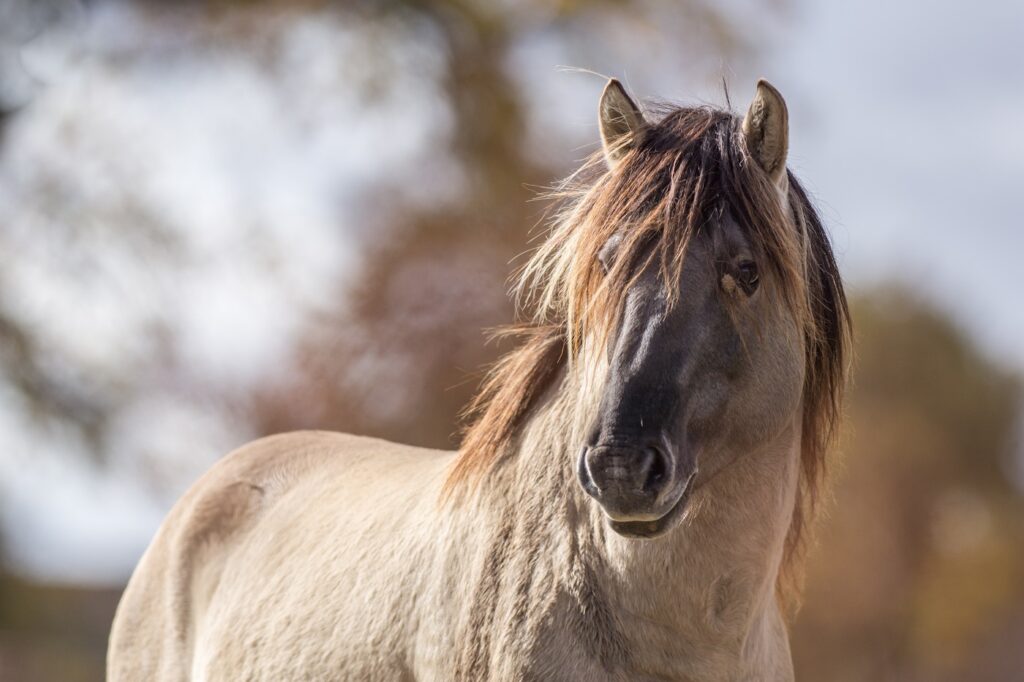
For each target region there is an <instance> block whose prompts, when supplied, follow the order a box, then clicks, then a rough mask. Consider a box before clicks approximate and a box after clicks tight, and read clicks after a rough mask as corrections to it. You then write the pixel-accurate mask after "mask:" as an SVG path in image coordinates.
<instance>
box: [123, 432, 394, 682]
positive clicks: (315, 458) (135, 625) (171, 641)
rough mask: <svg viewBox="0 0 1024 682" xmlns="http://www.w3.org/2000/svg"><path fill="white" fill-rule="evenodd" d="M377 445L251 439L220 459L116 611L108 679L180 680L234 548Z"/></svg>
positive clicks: (180, 507)
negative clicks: (278, 504)
mask: <svg viewBox="0 0 1024 682" xmlns="http://www.w3.org/2000/svg"><path fill="white" fill-rule="evenodd" d="M375 443H383V441H374V440H372V439H365V438H360V437H356V436H348V435H345V434H336V433H327V432H318V431H309V432H296V433H289V434H281V435H277V436H270V437H267V438H262V439H259V440H256V441H253V442H251V443H249V444H247V445H245V446H243V447H241V448H239V449H238V450H235V451H234V452H232V453H230V454H229V455H227V456H225V457H224V458H223V459H221V460H220V461H219V462H217V463H216V464H215V465H214V466H213V467H212V468H211V469H210V470H209V471H208V472H207V473H206V474H205V475H203V476H202V477H201V478H200V479H199V480H198V481H197V482H196V483H195V484H194V485H193V486H192V487H191V488H190V489H189V490H188V491H187V492H186V493H185V495H183V496H182V498H181V499H180V500H179V501H178V502H177V503H176V504H175V506H174V507H173V508H172V510H171V512H170V513H169V514H168V516H167V518H166V519H165V520H164V522H163V524H162V525H161V527H160V529H159V531H158V532H157V534H156V536H155V538H154V539H153V542H152V543H151V544H150V546H149V548H148V549H147V550H146V552H145V554H144V555H143V557H142V559H141V561H140V562H139V565H138V567H137V568H136V570H135V572H134V574H133V575H132V578H131V580H130V581H129V583H128V586H127V588H126V589H125V593H124V595H123V597H122V599H121V603H120V604H119V605H118V609H117V613H116V615H115V618H114V624H113V627H112V630H111V636H110V645H109V650H108V666H107V667H108V679H109V680H136V679H153V680H187V679H189V678H190V670H189V668H190V665H191V660H192V650H193V643H194V641H195V634H196V632H195V631H196V629H197V627H198V625H199V621H200V620H201V618H202V616H203V613H204V609H205V607H206V606H207V605H208V604H209V603H210V600H211V598H212V596H213V594H214V593H215V592H216V589H217V586H218V583H219V581H220V576H221V569H222V567H223V565H224V562H225V560H226V559H227V557H228V556H229V555H230V553H231V550H232V548H233V547H234V546H235V545H237V544H238V543H239V542H241V541H242V540H243V539H244V538H245V537H246V536H247V534H248V533H249V531H251V529H253V528H254V527H255V526H256V524H257V523H258V521H259V519H260V517H261V516H262V515H263V514H264V513H265V512H266V511H267V510H268V509H269V508H270V507H272V505H273V504H274V502H275V500H277V499H278V498H280V497H281V496H282V495H284V494H285V493H286V492H287V491H288V490H290V489H291V488H292V487H293V486H294V485H295V484H296V482H298V481H302V480H305V479H306V478H308V477H309V476H311V475H316V474H317V472H318V471H319V470H320V469H322V468H323V467H324V465H325V464H327V463H328V462H329V461H330V460H332V459H336V458H338V457H344V456H346V455H348V454H355V453H358V452H360V451H365V450H366V449H368V448H367V446H368V445H369V446H371V447H370V448H369V449H371V450H372V449H373V447H372V445H373V444H375Z"/></svg>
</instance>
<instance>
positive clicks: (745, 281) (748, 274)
mask: <svg viewBox="0 0 1024 682" xmlns="http://www.w3.org/2000/svg"><path fill="white" fill-rule="evenodd" d="M736 270H737V275H738V276H737V280H739V283H740V286H741V287H743V291H744V292H745V293H746V294H747V296H750V295H751V294H753V293H754V291H756V290H757V285H758V283H759V282H760V281H761V278H760V276H759V275H758V273H757V263H755V262H754V261H752V260H745V261H741V262H740V263H739V265H737V266H736Z"/></svg>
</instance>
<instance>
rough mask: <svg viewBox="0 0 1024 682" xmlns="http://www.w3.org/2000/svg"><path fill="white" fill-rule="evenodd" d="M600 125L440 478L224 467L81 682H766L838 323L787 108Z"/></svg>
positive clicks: (374, 466) (805, 504)
mask: <svg viewBox="0 0 1024 682" xmlns="http://www.w3.org/2000/svg"><path fill="white" fill-rule="evenodd" d="M599 123H600V131H601V140H602V149H601V151H600V152H599V153H598V154H596V155H595V157H594V158H593V159H591V160H590V161H588V162H587V163H586V164H585V165H584V167H583V168H582V169H581V170H580V171H578V172H577V173H575V174H574V175H573V176H571V177H570V178H569V179H568V180H567V181H565V183H564V184H563V185H562V186H561V187H560V188H559V190H558V191H557V192H556V193H557V194H559V195H561V199H562V201H563V208H562V210H561V211H560V212H558V213H557V215H556V217H555V219H554V221H553V225H552V227H551V233H550V235H549V237H548V239H547V240H546V241H545V242H544V244H543V245H542V246H541V247H540V248H539V249H538V251H537V253H536V254H535V255H534V257H533V258H532V260H531V262H530V263H529V265H528V266H527V267H526V269H525V271H524V273H523V275H522V278H521V281H520V285H519V289H518V294H519V297H520V303H521V304H522V306H523V308H524V309H525V310H527V311H528V312H529V315H528V317H527V318H526V319H525V320H524V321H523V322H522V323H521V324H520V325H519V326H518V327H517V328H515V329H514V330H513V331H514V333H516V334H518V335H520V336H521V342H520V344H519V346H518V347H517V348H516V349H515V350H513V351H512V352H510V353H509V354H508V355H507V356H505V357H504V358H503V359H502V360H501V361H499V363H498V364H497V365H496V366H495V368H494V369H493V370H492V372H491V374H490V375H489V377H488V378H487V379H486V380H485V382H484V385H483V386H482V388H481V390H480V392H479V394H478V395H477V397H476V399H475V400H474V402H473V404H472V405H471V406H470V414H471V415H472V422H471V424H470V426H469V429H468V431H467V433H466V435H465V438H464V441H463V446H462V448H461V449H460V450H459V451H458V452H443V451H435V450H425V449H420V448H415V447H411V446H407V445H398V444H395V443H389V442H385V441H381V440H375V439H370V438H361V437H356V436H350V435H342V434H335V433H324V432H304V433H294V434H286V435H279V436H273V437H270V438H264V439H261V440H258V441H256V442H254V443H251V444H249V445H247V446H245V447H243V448H241V449H239V450H237V451H236V452H234V453H232V454H231V455H229V456H227V457H225V458H224V459H223V460H222V461H220V462H219V463H218V464H216V465H215V466H214V467H213V468H212V469H211V470H210V471H209V472H208V473H207V474H206V475H205V476H203V477H202V478H201V479H200V480H199V481H198V482H197V483H196V484H195V485H194V486H193V487H192V488H191V489H190V490H189V491H188V492H187V493H186V494H185V495H184V497H182V499H181V500H180V501H179V502H178V503H177V504H176V505H175V507H174V508H173V509H172V511H171V512H170V514H169V515H168V517H167V519H166V520H165V521H164V523H163V525H162V526H161V528H160V530H159V532H158V533H157V535H156V537H155V539H154V540H153V542H152V544H151V545H150V547H149V549H148V550H147V551H146V553H145V555H144V556H143V558H142V560H141V561H140V563H139V565H138V567H137V569H136V570H135V573H134V575H133V576H132V578H131V581H130V583H129V584H128V587H127V589H126V590H125V594H124V597H123V598H122V601H121V604H120V606H119V608H118V611H117V615H116V617H115V620H114V625H113V631H112V633H111V636H110V650H109V656H108V679H110V680H117V681H120V680H133V681H134V680H273V681H275V682H277V681H282V680H473V681H476V680H588V681H589V680H645V679H648V680H773V681H774V680H791V679H792V677H793V671H792V663H791V657H790V652H789V642H788V637H787V631H786V622H785V615H786V609H787V603H788V599H789V596H790V594H791V592H792V589H791V588H789V587H787V586H791V585H792V583H793V582H794V580H793V579H792V576H793V574H794V569H795V567H796V566H797V565H798V563H799V559H800V554H801V551H800V550H801V547H802V545H803V544H804V543H803V538H804V536H805V534H806V533H805V530H806V527H807V525H808V520H809V514H810V512H811V511H812V509H813V500H814V497H815V494H814V493H815V488H816V486H817V484H818V482H819V479H820V477H821V471H822V463H823V458H824V455H825V451H826V448H827V446H828V444H829V441H830V438H831V435H832V433H833V430H834V427H835V424H836V421H837V418H838V412H839V401H840V398H841V392H842V387H843V382H844V372H845V364H846V355H847V346H848V331H849V330H848V328H849V320H848V313H847V308H846V301H845V298H844V294H843V290H842V285H841V282H840V278H839V273H838V270H837V268H836V264H835V261H834V259H833V256H832V252H831V248H830V246H829V241H828V238H827V235H826V233H825V231H824V229H823V227H822V225H821V222H820V220H819V219H818V216H817V214H816V213H815V211H814V209H813V208H812V206H811V204H810V202H809V201H808V198H807V196H806V194H805V193H804V191H803V189H802V188H801V187H800V185H799V183H798V182H797V181H796V179H795V178H794V176H793V175H792V174H791V173H790V172H788V171H787V169H786V155H787V149H788V135H789V131H788V118H787V112H786V105H785V103H784V101H783V99H782V97H781V96H780V95H779V93H778V92H777V91H776V90H775V89H774V88H773V87H772V86H771V85H769V84H768V83H767V82H765V81H761V82H759V83H758V85H757V90H756V94H755V96H754V98H753V101H752V103H751V105H750V107H749V110H748V111H747V113H746V115H745V116H744V117H743V118H739V117H736V116H734V115H733V114H731V113H730V112H727V111H720V110H717V109H713V108H709V107H698V108H685V107H666V108H664V109H663V110H662V111H660V112H657V115H656V116H649V115H645V114H644V112H642V111H641V109H640V108H639V107H638V106H637V105H636V104H635V103H634V102H633V100H632V99H630V97H629V96H628V95H627V94H626V92H625V91H624V90H623V89H622V87H621V85H620V84H619V83H618V82H617V81H614V80H612V81H610V82H609V83H608V85H607V87H606V88H605V91H604V94H603V95H602V97H601V102H600V106H599Z"/></svg>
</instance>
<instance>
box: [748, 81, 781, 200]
mask: <svg viewBox="0 0 1024 682" xmlns="http://www.w3.org/2000/svg"><path fill="white" fill-rule="evenodd" d="M743 138H744V140H746V144H747V150H748V151H749V152H750V155H751V156H753V157H754V159H756V160H757V163H758V164H759V165H760V166H761V168H763V169H764V172H765V173H767V174H768V177H770V178H771V179H772V182H774V183H775V184H776V185H777V186H779V187H780V188H785V185H786V154H787V153H788V152H789V112H788V111H787V110H786V100H784V99H782V95H781V94H779V91H778V90H776V89H775V87H774V86H772V84H771V83H769V82H768V81H766V80H764V79H763V78H762V79H761V80H759V81H757V92H756V93H755V94H754V101H752V102H751V103H750V108H749V109H748V110H747V115H746V116H745V117H744V118H743Z"/></svg>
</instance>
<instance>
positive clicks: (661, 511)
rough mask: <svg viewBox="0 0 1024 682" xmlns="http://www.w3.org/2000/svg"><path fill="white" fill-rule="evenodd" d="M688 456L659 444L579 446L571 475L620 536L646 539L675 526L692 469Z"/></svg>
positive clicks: (694, 470) (693, 468) (688, 488)
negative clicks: (680, 455) (574, 470)
mask: <svg viewBox="0 0 1024 682" xmlns="http://www.w3.org/2000/svg"><path fill="white" fill-rule="evenodd" d="M696 471H697V469H696V466H695V464H694V463H693V459H692V458H680V457H679V456H678V454H677V453H673V452H670V450H669V448H668V447H667V446H666V445H664V444H662V443H645V444H642V445H628V444H614V445H611V444H607V445H601V444H598V445H594V446H585V447H584V448H583V451H582V452H581V453H580V459H579V464H578V468H577V475H578V477H579V481H580V485H581V486H582V487H583V490H584V491H585V492H586V493H587V494H588V495H590V496H591V497H592V498H594V500H595V501H597V503H598V504H600V505H601V508H602V509H603V510H604V512H605V514H606V515H607V516H608V521H609V524H610V525H611V527H612V529H613V530H614V531H616V532H617V533H619V534H620V535H624V536H626V537H641V538H650V537H656V536H658V535H661V534H663V533H665V532H667V531H668V530H670V529H671V528H673V527H674V526H675V523H676V521H678V519H679V518H680V517H681V515H682V511H683V509H684V508H685V505H686V501H687V499H688V498H689V493H690V489H691V487H692V483H693V479H694V476H695V474H696Z"/></svg>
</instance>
